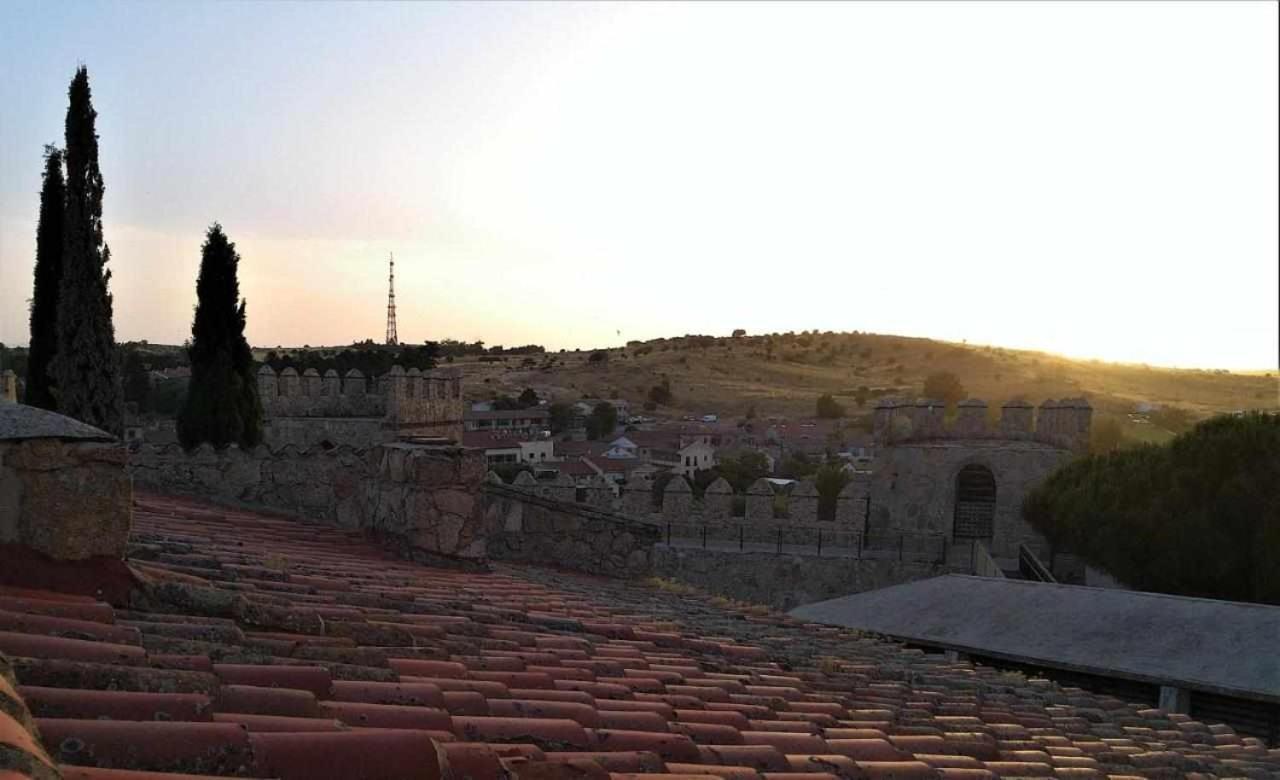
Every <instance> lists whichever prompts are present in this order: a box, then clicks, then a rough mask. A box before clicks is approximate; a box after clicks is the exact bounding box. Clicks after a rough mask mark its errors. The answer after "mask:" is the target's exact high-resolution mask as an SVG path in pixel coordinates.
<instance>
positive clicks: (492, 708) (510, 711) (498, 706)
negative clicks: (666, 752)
mask: <svg viewBox="0 0 1280 780" xmlns="http://www.w3.org/2000/svg"><path fill="white" fill-rule="evenodd" d="M488 703H489V714H490V715H494V716H497V717H503V718H568V719H570V720H573V721H577V722H578V723H579V724H581V725H583V726H586V727H588V728H596V727H598V726H600V721H601V715H602V714H603V713H599V712H597V711H596V709H595V708H594V707H592V706H590V705H588V704H579V703H577V702H567V701H536V700H532V699H490V700H489V702H488ZM655 717H656V716H655ZM663 725H664V726H665V725H666V724H665V722H664V723H663Z"/></svg>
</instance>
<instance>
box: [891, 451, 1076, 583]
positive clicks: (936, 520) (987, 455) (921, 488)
mask: <svg viewBox="0 0 1280 780" xmlns="http://www.w3.org/2000/svg"><path fill="white" fill-rule="evenodd" d="M1072 457H1073V454H1072V452H1071V451H1069V450H1066V449H1063V448H1061V447H1058V446H1055V445H1052V444H1046V443H1044V442H1041V441H1036V440H1030V439H1028V440H1016V439H1015V440H1008V439H997V438H992V439H956V440H947V439H938V440H932V441H909V442H901V443H897V444H894V445H891V446H888V447H884V448H882V449H881V451H880V454H879V455H878V456H877V458H876V468H875V471H874V476H873V479H872V482H871V485H870V490H871V493H870V499H871V500H870V507H871V514H870V523H869V526H868V528H869V531H870V533H871V534H873V535H875V534H893V533H912V534H938V535H943V536H948V537H951V536H953V531H954V523H955V513H956V502H957V489H958V488H957V484H958V482H957V478H958V476H959V474H960V471H961V470H962V469H964V468H965V467H969V466H981V467H983V468H985V469H986V470H988V471H989V472H990V473H991V475H992V478H993V479H994V483H995V505H994V507H993V520H992V531H993V534H992V536H991V538H989V539H988V540H986V541H985V542H984V543H985V544H987V545H988V547H989V549H990V550H991V554H992V555H994V556H996V557H997V558H1016V557H1017V549H1018V545H1019V544H1023V543H1025V544H1028V545H1029V546H1031V547H1033V548H1035V549H1047V543H1046V542H1045V540H1044V538H1043V537H1042V536H1041V535H1040V534H1038V533H1037V532H1036V531H1035V530H1034V529H1032V528H1031V526H1030V525H1029V524H1028V523H1027V522H1026V521H1025V520H1024V519H1023V518H1022V501H1023V499H1024V498H1025V497H1026V495H1027V493H1029V492H1030V491H1031V489H1032V488H1033V487H1035V486H1036V485H1037V484H1039V483H1040V482H1041V481H1042V480H1044V479H1045V478H1046V477H1047V476H1048V475H1049V474H1051V473H1053V471H1054V470H1056V469H1057V468H1058V467H1059V466H1061V465H1062V464H1064V463H1066V462H1067V461H1068V460H1070V459H1071V458H1072Z"/></svg>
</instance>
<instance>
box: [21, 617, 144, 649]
mask: <svg viewBox="0 0 1280 780" xmlns="http://www.w3.org/2000/svg"><path fill="white" fill-rule="evenodd" d="M0 631H12V632H15V633H21V634H38V635H45V636H63V637H68V638H71V639H88V640H91V641H94V642H113V643H116V644H122V645H136V644H138V643H139V641H140V640H141V636H140V635H139V634H138V630H137V629H136V628H129V627H127V626H117V625H114V624H111V623H102V622H99V621H95V620H84V619H80V618H70V617H57V616H53V615H39V614H34V615H33V614H29V613H23V612H11V611H9V610H4V609H0Z"/></svg>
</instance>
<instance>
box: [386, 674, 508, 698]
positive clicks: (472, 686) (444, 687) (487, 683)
mask: <svg viewBox="0 0 1280 780" xmlns="http://www.w3.org/2000/svg"><path fill="white" fill-rule="evenodd" d="M400 680H401V682H403V683H405V684H408V683H413V684H425V685H434V686H435V687H436V688H439V689H440V690H441V691H470V692H472V693H478V694H480V695H481V696H484V697H485V698H486V699H506V698H509V697H510V695H511V694H510V691H509V689H508V688H507V686H506V685H504V684H502V683H500V682H495V681H493V680H470V679H467V680H463V679H457V680H455V679H449V678H447V677H417V676H410V675H402V676H401V677H400Z"/></svg>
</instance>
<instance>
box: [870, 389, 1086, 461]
mask: <svg viewBox="0 0 1280 780" xmlns="http://www.w3.org/2000/svg"><path fill="white" fill-rule="evenodd" d="M987 409H988V406H987V402H986V401H982V400H979V399H972V398H971V399H967V400H964V401H961V402H960V403H959V405H958V406H957V408H956V414H955V417H954V419H953V420H952V421H951V423H950V424H949V425H948V424H947V422H946V419H945V405H944V404H943V403H942V402H941V401H935V400H930V399H921V400H900V399H891V398H886V399H882V400H881V401H880V402H879V403H877V404H876V408H875V410H874V411H873V412H872V417H871V419H872V428H873V431H874V434H875V437H876V440H877V441H878V442H880V443H881V444H882V445H887V444H894V443H901V442H912V441H929V440H937V439H1009V440H1031V441H1038V442H1042V443H1045V444H1051V445H1053V446H1055V447H1060V448H1062V449H1066V450H1072V451H1076V452H1082V451H1085V450H1087V449H1088V446H1089V434H1090V430H1091V427H1092V423H1093V407H1092V406H1090V405H1089V402H1088V400H1086V399H1084V398H1066V399H1062V400H1053V399H1050V400H1046V401H1045V402H1043V403H1042V404H1041V405H1040V408H1039V410H1038V413H1037V410H1036V409H1035V408H1034V407H1032V406H1031V405H1030V404H1028V403H1027V402H1025V401H1021V400H1012V401H1009V402H1007V403H1005V404H1004V405H1003V406H1002V407H1001V410H1000V418H999V419H998V420H997V421H996V422H995V423H994V424H992V423H990V422H989V421H988V418H987Z"/></svg>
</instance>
